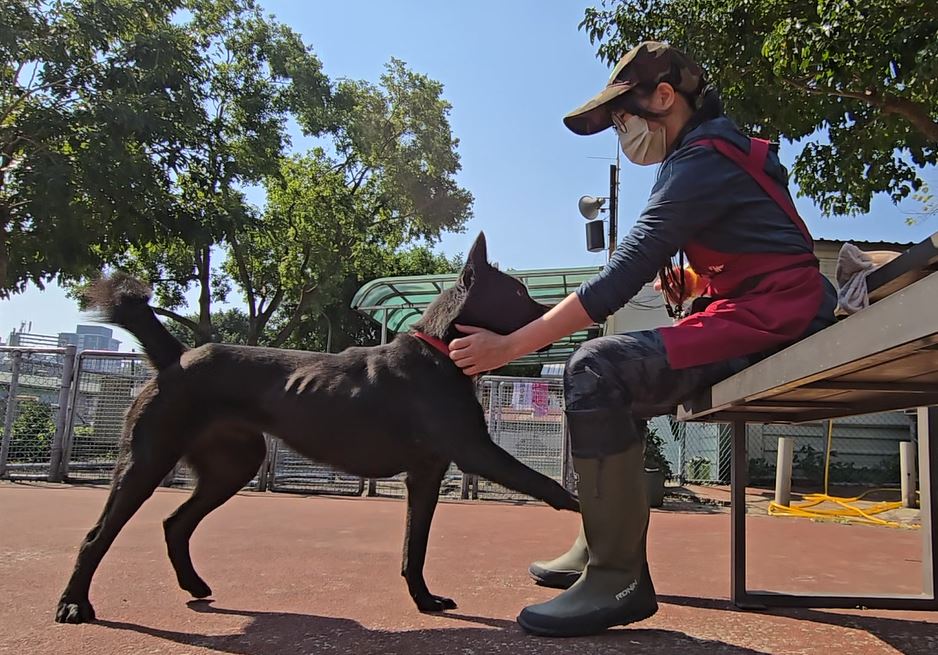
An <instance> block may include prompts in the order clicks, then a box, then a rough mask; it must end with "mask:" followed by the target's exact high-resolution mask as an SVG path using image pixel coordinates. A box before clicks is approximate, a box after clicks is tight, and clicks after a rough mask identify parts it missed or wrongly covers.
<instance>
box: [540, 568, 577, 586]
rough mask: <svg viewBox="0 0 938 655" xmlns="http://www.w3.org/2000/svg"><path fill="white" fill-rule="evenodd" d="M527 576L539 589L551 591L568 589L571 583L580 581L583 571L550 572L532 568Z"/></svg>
mask: <svg viewBox="0 0 938 655" xmlns="http://www.w3.org/2000/svg"><path fill="white" fill-rule="evenodd" d="M528 575H530V576H531V578H532V579H533V580H534V582H535V583H536V584H538V585H540V586H541V587H550V588H551V589H569V588H570V587H571V586H573V583H574V582H576V581H577V580H579V579H580V576H581V575H583V571H550V570H548V569H541V568H538V567H535V566H532V567H531V568H529V569H528Z"/></svg>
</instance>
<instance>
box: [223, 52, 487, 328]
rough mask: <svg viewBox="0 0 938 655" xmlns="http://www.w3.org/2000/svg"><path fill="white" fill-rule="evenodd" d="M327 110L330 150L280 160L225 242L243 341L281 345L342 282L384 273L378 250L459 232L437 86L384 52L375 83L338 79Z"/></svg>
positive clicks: (335, 296)
mask: <svg viewBox="0 0 938 655" xmlns="http://www.w3.org/2000/svg"><path fill="white" fill-rule="evenodd" d="M336 106H337V107H338V109H337V111H338V115H337V118H336V123H335V126H334V132H333V136H334V139H333V143H332V146H333V148H332V150H333V151H334V152H333V154H331V155H330V154H328V153H327V152H326V150H325V149H323V148H317V149H314V150H313V151H311V152H310V153H308V154H307V155H305V156H296V157H292V158H288V159H285V160H284V161H283V162H282V166H281V169H280V172H279V175H276V176H270V177H268V178H267V179H266V181H265V183H266V192H267V194H266V195H267V206H266V209H265V211H264V213H263V215H262V217H261V219H260V220H258V221H256V222H253V223H251V224H246V225H245V226H243V229H242V230H240V231H239V232H233V233H232V234H230V235H229V238H228V241H227V243H226V246H227V252H228V258H227V260H226V263H225V266H224V271H225V273H227V275H228V276H230V278H231V279H232V280H234V281H235V282H236V284H237V285H238V287H239V288H240V289H241V290H243V292H244V295H245V304H246V305H247V308H248V321H249V332H248V343H251V344H255V343H261V342H263V343H267V344H269V345H273V346H279V345H282V344H284V343H286V342H287V341H288V340H289V339H290V337H291V335H292V334H293V332H294V331H296V330H298V329H299V328H300V324H301V322H302V321H303V320H304V318H308V317H315V316H318V315H320V314H321V313H322V310H323V308H325V307H327V306H329V305H330V304H332V303H334V302H335V301H336V300H339V299H343V300H345V299H347V298H350V297H351V296H350V295H349V293H348V288H347V285H348V280H349V279H354V280H358V281H363V280H364V279H368V278H367V277H366V278H363V277H362V276H363V275H370V276H371V277H378V276H380V275H388V274H393V270H394V269H395V268H396V267H398V266H399V265H401V262H398V261H394V260H393V259H389V254H388V253H396V252H398V249H399V248H401V247H402V246H404V245H407V244H413V243H415V242H419V241H433V240H435V239H436V238H438V236H439V234H440V233H441V232H442V231H443V230H445V229H450V230H456V229H461V228H462V226H463V225H464V224H465V221H466V220H467V218H468V217H469V214H470V208H471V204H472V197H471V195H470V194H469V193H468V192H467V191H466V190H464V189H462V188H460V187H459V186H458V185H457V184H456V182H455V179H454V176H455V174H456V173H457V172H458V170H459V156H458V154H457V153H456V146H457V144H458V141H457V140H456V139H455V138H454V137H453V136H452V132H451V129H450V126H449V121H448V114H449V110H450V105H449V103H447V102H446V101H445V100H443V98H442V86H441V85H440V84H439V83H438V82H434V81H433V80H430V79H429V78H427V77H426V76H424V75H420V74H417V73H414V72H412V71H410V70H408V69H407V68H406V66H405V65H404V63H403V62H401V61H398V60H392V61H391V62H390V63H389V64H388V66H387V70H386V73H385V74H384V75H383V76H382V77H381V80H380V83H379V84H378V85H372V84H369V83H366V82H343V83H342V84H340V85H339V87H338V89H337V93H336ZM414 252H421V251H419V250H418V251H414ZM379 263H380V264H382V265H384V266H387V267H388V268H385V269H382V268H379V267H378V266H377V265H376V264H379ZM425 264H426V265H427V266H428V267H429V268H428V269H426V272H432V270H436V269H437V268H439V267H438V266H437V265H436V264H435V263H433V262H429V261H428V262H425ZM431 269H432V270H431ZM388 271H391V272H388ZM353 292H354V290H353ZM274 325H275V326H276V328H275V329H273V330H268V329H267V328H268V326H274ZM266 332H269V334H267V333H266Z"/></svg>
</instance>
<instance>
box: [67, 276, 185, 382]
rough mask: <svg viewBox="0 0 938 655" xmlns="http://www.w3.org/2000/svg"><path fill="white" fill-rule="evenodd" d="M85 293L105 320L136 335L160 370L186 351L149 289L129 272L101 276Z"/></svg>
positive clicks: (88, 303) (86, 298)
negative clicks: (156, 308)
mask: <svg viewBox="0 0 938 655" xmlns="http://www.w3.org/2000/svg"><path fill="white" fill-rule="evenodd" d="M84 295H85V301H86V303H87V306H88V307H89V308H93V309H97V310H98V311H100V312H101V315H102V316H101V319H102V320H103V321H106V322H108V323H115V324H117V325H119V326H121V327H122V328H124V329H125V330H127V331H128V332H130V333H131V334H132V335H134V336H135V337H136V338H137V341H139V342H140V345H141V346H143V351H144V352H145V353H146V355H147V358H148V359H149V360H150V362H151V363H152V364H153V366H155V367H156V369H157V370H158V371H162V370H164V369H166V368H169V367H170V366H172V365H173V364H175V363H176V362H178V361H179V358H180V357H182V354H183V353H184V352H185V351H186V348H185V346H183V345H182V344H181V343H180V342H179V340H178V339H176V337H174V336H173V335H172V334H170V332H169V330H167V329H166V327H165V326H164V325H163V324H162V323H160V321H159V319H158V318H156V314H155V313H154V312H153V308H152V307H150V304H149V300H150V289H148V288H147V286H146V285H145V284H143V283H142V282H140V281H139V280H137V279H136V278H134V277H131V276H130V275H128V274H127V273H122V272H116V273H113V274H111V275H110V276H107V277H102V278H101V279H99V280H97V281H96V282H94V283H93V284H92V285H91V287H89V288H88V290H87V291H86V292H85V294H84Z"/></svg>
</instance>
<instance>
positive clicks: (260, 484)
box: [257, 434, 270, 491]
mask: <svg viewBox="0 0 938 655" xmlns="http://www.w3.org/2000/svg"><path fill="white" fill-rule="evenodd" d="M269 479H270V435H269V434H265V435H264V460H263V461H262V462H261V466H260V468H259V469H258V470H257V491H267V482H268V480H269Z"/></svg>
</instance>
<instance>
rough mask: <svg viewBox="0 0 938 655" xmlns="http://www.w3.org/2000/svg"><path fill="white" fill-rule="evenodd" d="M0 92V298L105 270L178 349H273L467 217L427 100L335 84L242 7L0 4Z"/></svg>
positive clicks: (434, 87)
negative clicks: (219, 345) (151, 298)
mask: <svg viewBox="0 0 938 655" xmlns="http://www.w3.org/2000/svg"><path fill="white" fill-rule="evenodd" d="M0 75H2V76H3V79H4V83H3V87H2V89H0V294H8V293H10V292H17V291H22V290H23V288H24V287H25V284H26V283H27V282H28V281H32V282H35V283H36V284H37V285H39V286H40V287H41V286H42V285H43V283H44V282H47V281H48V280H50V279H53V278H58V279H59V280H60V281H65V282H70V281H78V280H82V279H85V278H87V277H89V276H92V275H94V274H95V273H96V272H97V271H100V270H101V269H102V268H104V267H107V266H119V267H121V268H124V269H127V270H129V271H130V272H132V273H135V274H137V275H138V276H140V277H142V278H144V279H146V280H148V281H149V282H151V283H152V284H153V285H154V287H155V290H156V298H155V301H156V302H155V304H156V305H157V306H158V307H157V312H158V313H160V314H162V315H163V316H166V317H169V318H170V319H172V321H174V322H175V323H176V324H178V326H181V327H182V328H183V330H184V331H185V332H187V333H188V334H189V337H188V338H187V339H186V340H187V341H191V342H192V343H204V342H206V341H209V340H213V339H223V340H228V341H232V340H234V341H237V340H243V341H244V342H245V343H250V344H257V343H266V344H273V345H279V344H284V343H287V342H290V340H291V339H292V337H293V335H294V333H296V332H297V331H299V333H300V334H301V335H306V336H301V337H298V338H300V339H308V338H309V337H308V333H309V329H307V328H306V327H304V326H303V325H302V323H303V322H304V321H313V322H315V321H318V320H319V318H317V317H321V316H325V315H327V314H325V313H324V312H327V310H328V309H329V308H335V307H337V306H338V304H340V303H341V302H346V304H347V300H348V298H350V294H349V290H348V285H349V284H350V280H352V281H354V280H358V281H362V280H363V278H362V277H361V276H363V275H366V274H373V275H375V276H377V275H382V274H386V273H388V271H386V270H380V269H378V268H376V266H377V265H378V264H381V265H387V266H390V267H391V268H392V269H393V268H394V267H395V266H397V265H398V264H400V267H402V268H407V266H406V265H404V264H403V263H401V262H402V260H399V258H401V257H404V258H406V257H408V256H410V257H416V258H417V259H414V260H413V262H417V260H418V259H419V257H418V256H417V255H415V254H414V253H417V252H420V250H419V249H418V250H413V249H410V250H408V248H409V247H410V246H413V245H414V244H417V243H426V244H430V243H432V242H433V241H435V240H436V239H437V238H438V237H439V235H440V233H441V232H442V231H443V230H458V229H461V228H462V226H463V225H464V223H465V221H466V220H467V218H468V216H469V215H470V211H471V203H472V198H471V195H470V194H469V193H468V192H467V191H466V190H464V189H462V188H460V187H459V186H458V184H457V183H456V181H455V175H456V173H457V172H458V171H459V166H460V165H459V156H458V154H457V152H456V148H457V145H458V141H457V140H456V139H455V138H454V137H453V135H452V131H451V129H450V125H449V120H448V116H449V111H450V106H449V104H448V103H447V102H446V101H445V100H444V99H443V96H442V92H443V89H442V85H440V84H439V83H438V82H436V81H434V80H431V79H429V78H428V77H426V76H425V75H421V74H419V73H416V72H414V71H411V70H410V69H408V68H407V66H406V65H405V64H404V63H403V62H401V61H399V60H395V59H392V60H391V61H390V62H389V63H388V65H387V68H386V71H385V73H384V75H382V76H381V78H380V79H379V80H377V81H375V82H368V81H355V80H343V81H340V82H334V81H332V80H330V79H329V78H328V77H327V76H326V75H325V73H324V72H323V67H322V63H321V61H320V60H319V58H318V57H317V56H316V54H315V53H314V52H313V50H312V48H311V47H310V46H308V45H307V44H305V43H304V42H303V40H302V38H301V37H300V36H299V35H298V34H297V33H296V32H294V31H293V30H291V29H290V28H289V27H287V26H286V25H284V24H282V23H280V22H278V21H277V20H276V19H275V18H273V17H271V16H267V15H265V14H264V13H263V11H262V9H261V7H260V6H259V5H258V4H257V3H256V2H255V0H141V1H131V0H62V1H61V2H56V3H47V2H43V1H42V0H0ZM294 130H299V131H300V132H302V134H303V135H304V136H306V137H310V138H312V139H314V140H315V143H316V147H315V148H313V149H312V150H310V151H309V152H306V153H297V152H294V151H293V147H292V144H291V141H290V134H291V132H292V131H294ZM251 188H255V189H258V188H259V189H263V190H264V202H263V204H262V206H260V207H257V206H254V205H252V204H251V203H250V202H248V199H247V195H246V194H247V191H248V190H249V189H251ZM426 252H427V253H429V251H426ZM408 253H411V254H409V255H408ZM428 257H429V259H427V260H425V261H423V264H425V265H426V266H428V267H429V269H428V272H430V271H433V270H439V269H440V268H441V267H442V268H447V266H448V265H447V266H444V265H443V264H442V263H441V260H439V259H434V257H433V256H430V255H429V254H428ZM444 260H445V258H444ZM389 270H390V269H389ZM391 272H393V270H391ZM411 272H414V273H417V272H420V271H417V270H412V271H411ZM193 294H194V295H195V296H196V297H197V306H196V307H195V308H194V309H195V311H194V312H193V311H190V310H189V309H188V307H187V298H190V297H192V295H193ZM230 299H240V300H242V301H243V303H239V304H243V305H244V306H245V307H246V310H245V311H244V312H240V311H239V310H232V311H224V312H219V311H217V309H216V304H217V303H218V302H220V301H225V300H230ZM340 313H341V312H340ZM336 316H338V314H336ZM343 320H344V319H343ZM293 341H296V340H295V339H294V340H293Z"/></svg>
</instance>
